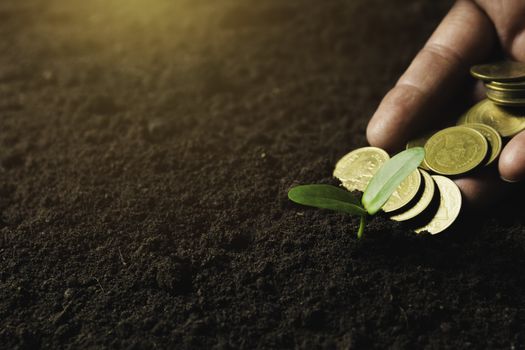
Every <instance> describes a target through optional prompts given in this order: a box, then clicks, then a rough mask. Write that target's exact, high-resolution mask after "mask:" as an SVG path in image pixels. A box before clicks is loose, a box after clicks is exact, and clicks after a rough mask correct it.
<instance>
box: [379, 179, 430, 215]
mask: <svg viewBox="0 0 525 350" xmlns="http://www.w3.org/2000/svg"><path fill="white" fill-rule="evenodd" d="M419 186H421V174H420V172H419V171H418V170H417V169H416V170H414V171H413V172H412V173H410V175H408V176H407V177H406V179H404V180H403V182H401V183H400V184H399V187H398V188H397V189H396V190H395V191H394V193H392V195H391V196H390V198H389V199H388V201H387V202H386V203H385V205H383V208H382V209H383V211H384V212H386V213H388V212H392V211H395V210H398V209H401V208H403V207H404V206H405V205H407V204H408V203H409V202H410V201H411V200H412V199H414V197H415V196H416V194H417V192H418V191H419Z"/></svg>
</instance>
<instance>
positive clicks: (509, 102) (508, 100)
mask: <svg viewBox="0 0 525 350" xmlns="http://www.w3.org/2000/svg"><path fill="white" fill-rule="evenodd" d="M487 97H488V98H489V99H490V100H491V101H492V102H493V103H494V104H496V105H498V106H504V107H525V96H516V95H511V94H509V93H506V92H504V93H502V92H499V91H487Z"/></svg>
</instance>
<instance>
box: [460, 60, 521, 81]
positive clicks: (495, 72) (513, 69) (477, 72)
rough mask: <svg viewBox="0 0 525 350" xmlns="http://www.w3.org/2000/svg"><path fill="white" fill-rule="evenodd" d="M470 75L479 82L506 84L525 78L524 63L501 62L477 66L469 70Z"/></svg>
mask: <svg viewBox="0 0 525 350" xmlns="http://www.w3.org/2000/svg"><path fill="white" fill-rule="evenodd" d="M470 74H472V76H474V77H475V78H478V79H481V80H489V81H490V80H493V81H499V82H507V81H514V80H522V79H524V78H525V63H521V62H514V61H501V62H495V63H488V64H478V65H476V66H473V67H472V68H471V69H470Z"/></svg>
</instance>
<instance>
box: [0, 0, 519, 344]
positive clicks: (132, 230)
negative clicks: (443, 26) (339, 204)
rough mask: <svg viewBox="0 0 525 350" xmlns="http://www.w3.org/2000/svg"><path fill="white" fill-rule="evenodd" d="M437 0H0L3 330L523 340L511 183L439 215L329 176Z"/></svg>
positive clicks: (245, 339) (1, 339) (276, 339)
mask: <svg viewBox="0 0 525 350" xmlns="http://www.w3.org/2000/svg"><path fill="white" fill-rule="evenodd" d="M449 5H450V1H447V2H441V3H439V4H438V2H437V1H416V0H411V1H401V0H396V1H384V0H373V1H370V0H368V1H365V0H362V1H361V0H359V1H357V0H334V1H318V0H303V1H282V0H266V1H242V0H178V1H168V0H157V1H147V0H113V1H107V0H90V1H81V0H74V1H73V0H25V1H15V0H13V1H7V0H5V1H2V2H1V4H0V33H1V36H2V40H1V41H0V47H1V51H0V52H1V54H0V348H6V349H7V348H9V349H35V348H39V347H42V348H71V349H78V348H90V349H94V348H101V347H110V348H131V349H142V348H180V349H195V348H206V349H210V348H214V349H229V348H241V349H253V348H301V349H314V348H339V349H348V348H350V349H354V348H355V349H362V348H379V349H382V348H386V347H392V348H417V349H421V348H429V349H437V348H451V349H458V348H482V347H483V348H505V349H509V348H511V349H513V348H521V347H522V346H523V345H524V341H525V339H524V337H525V326H524V322H525V310H524V306H525V274H524V273H523V270H524V268H525V235H524V227H525V226H524V225H525V222H524V220H525V219H524V217H523V204H519V205H514V206H512V205H510V204H508V203H496V204H495V207H497V211H496V212H490V213H488V214H484V215H483V216H481V215H480V216H478V217H477V216H475V215H471V216H469V215H464V216H463V223H462V224H460V225H459V226H457V227H456V229H454V230H452V231H450V232H449V233H447V234H444V235H441V236H439V237H427V236H424V235H423V236H416V235H414V234H413V233H412V232H411V231H410V230H407V229H406V228H404V227H402V226H400V225H398V224H394V223H392V222H391V221H389V220H388V219H387V218H386V217H383V216H379V217H377V218H375V219H374V220H373V221H372V222H371V223H370V224H369V225H368V227H367V232H366V233H365V239H363V240H361V241H357V239H356V237H355V232H356V229H357V224H358V222H357V220H356V219H354V218H352V217H348V216H345V215H342V214H336V213H330V212H325V211H318V210H314V209H306V208H303V207H299V206H296V205H294V204H292V203H290V202H289V201H288V200H287V197H286V192H287V190H288V189H289V188H290V187H291V186H292V185H295V184H299V183H335V181H334V180H333V179H331V176H330V175H331V172H332V169H333V166H334V164H335V162H336V161H337V159H338V158H339V157H341V156H342V155H343V154H345V153H346V152H348V151H350V150H352V149H354V148H356V147H360V146H363V145H365V144H366V140H365V137H364V130H365V127H366V123H367V120H368V118H369V117H370V115H371V114H372V113H373V111H374V109H375V107H376V106H377V103H378V102H379V101H380V99H381V97H382V95H383V94H384V93H385V92H386V91H387V90H388V88H389V87H391V86H392V84H393V83H394V82H395V80H396V78H397V77H398V76H399V74H400V73H401V72H402V70H403V68H404V67H405V66H406V65H407V64H408V63H409V62H410V59H411V58H412V57H413V55H414V54H415V53H416V52H417V50H418V48H419V47H421V45H422V44H423V42H424V40H425V38H426V37H427V36H428V35H429V34H430V33H431V32H432V30H433V29H434V28H435V26H436V24H437V23H438V21H439V18H440V17H442V16H443V14H444V13H445V12H446V10H447V8H448V6H449Z"/></svg>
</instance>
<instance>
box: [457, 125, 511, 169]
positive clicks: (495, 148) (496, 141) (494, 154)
mask: <svg viewBox="0 0 525 350" xmlns="http://www.w3.org/2000/svg"><path fill="white" fill-rule="evenodd" d="M465 126H466V127H467V128H472V129H474V130H476V131H479V132H480V133H481V135H483V136H485V138H486V139H487V141H488V143H489V149H490V154H489V156H488V159H487V162H486V163H485V165H489V164H491V163H492V162H493V161H494V160H496V158H498V156H499V154H500V153H501V148H502V145H503V142H502V141H501V136H499V134H498V132H497V131H496V130H494V128H492V127H490V126H488V125H485V124H480V123H472V124H465Z"/></svg>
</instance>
